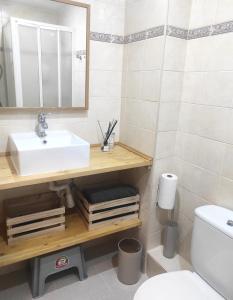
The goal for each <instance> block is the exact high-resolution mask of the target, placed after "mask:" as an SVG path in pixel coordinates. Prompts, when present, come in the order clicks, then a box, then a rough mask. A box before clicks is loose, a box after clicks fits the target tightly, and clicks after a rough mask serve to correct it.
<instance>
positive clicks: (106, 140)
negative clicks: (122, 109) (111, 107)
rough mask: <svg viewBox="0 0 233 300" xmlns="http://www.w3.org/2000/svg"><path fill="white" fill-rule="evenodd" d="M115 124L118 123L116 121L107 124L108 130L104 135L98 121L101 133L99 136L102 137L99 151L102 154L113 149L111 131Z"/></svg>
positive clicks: (113, 141) (113, 136)
mask: <svg viewBox="0 0 233 300" xmlns="http://www.w3.org/2000/svg"><path fill="white" fill-rule="evenodd" d="M117 122H118V121H117V120H112V121H111V122H109V124H108V129H107V131H106V132H105V134H104V133H103V130H102V127H101V125H100V122H99V121H98V124H99V127H100V131H101V134H102V137H103V142H102V145H101V150H102V151H103V152H108V151H111V150H112V149H113V148H114V144H115V133H114V132H113V130H114V128H115V127H116V124H117Z"/></svg>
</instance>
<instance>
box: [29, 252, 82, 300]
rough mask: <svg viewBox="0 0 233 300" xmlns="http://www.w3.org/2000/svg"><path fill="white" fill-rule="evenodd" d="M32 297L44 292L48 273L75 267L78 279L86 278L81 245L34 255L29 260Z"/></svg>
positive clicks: (39, 295)
mask: <svg viewBox="0 0 233 300" xmlns="http://www.w3.org/2000/svg"><path fill="white" fill-rule="evenodd" d="M30 265H31V289H32V297H33V298H36V297H41V296H42V295H43V293H44V288H45V280H46V278H47V277H48V276H49V275H52V274H55V273H58V272H61V271H64V270H67V269H70V268H77V269H78V273H79V279H80V280H84V279H85V278H87V271H86V264H85V259H84V254H83V248H82V247H81V246H75V247H72V248H67V249H64V250H61V251H57V252H53V253H52V254H48V255H42V256H39V257H35V258H33V259H31V261H30Z"/></svg>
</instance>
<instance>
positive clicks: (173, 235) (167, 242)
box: [163, 221, 178, 258]
mask: <svg viewBox="0 0 233 300" xmlns="http://www.w3.org/2000/svg"><path fill="white" fill-rule="evenodd" d="M177 242H178V224H177V223H176V222H174V221H169V222H168V223H167V225H166V227H165V231H164V247H163V255H164V256H165V257H167V258H173V257H174V256H175V255H176V251H177Z"/></svg>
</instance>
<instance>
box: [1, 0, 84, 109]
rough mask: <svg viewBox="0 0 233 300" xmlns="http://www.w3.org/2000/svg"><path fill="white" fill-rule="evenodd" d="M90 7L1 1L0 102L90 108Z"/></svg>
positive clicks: (47, 0) (52, 0)
mask: <svg viewBox="0 0 233 300" xmlns="http://www.w3.org/2000/svg"><path fill="white" fill-rule="evenodd" d="M89 33H90V7H89V5H86V4H81V3H77V2H74V1H69V0H63V1H62V0H33V1H32V0H0V106H1V109H3V108H9V107H16V108H39V109H40V110H41V108H45V109H46V108H60V109H64V108H79V109H80V108H81V109H87V108H88V85H89Z"/></svg>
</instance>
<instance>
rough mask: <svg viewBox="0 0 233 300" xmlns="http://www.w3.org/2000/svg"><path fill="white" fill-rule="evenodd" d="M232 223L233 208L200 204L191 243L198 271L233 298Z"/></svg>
mask: <svg viewBox="0 0 233 300" xmlns="http://www.w3.org/2000/svg"><path fill="white" fill-rule="evenodd" d="M231 221H232V222H231ZM232 223H233V212H232V211H231V210H228V209H226V208H223V207H219V206H216V205H206V206H201V207H198V208H197V209H196V210H195V220H194V226H193V236H192V247H191V259H192V264H193V268H194V271H195V272H196V273H198V274H199V276H201V277H202V278H203V279H204V280H205V281H206V282H207V283H208V284H209V285H210V286H212V287H213V288H214V289H215V290H216V291H217V292H218V293H220V294H221V295H222V296H223V297H225V298H226V299H228V300H233V226H231V225H233V224H232Z"/></svg>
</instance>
